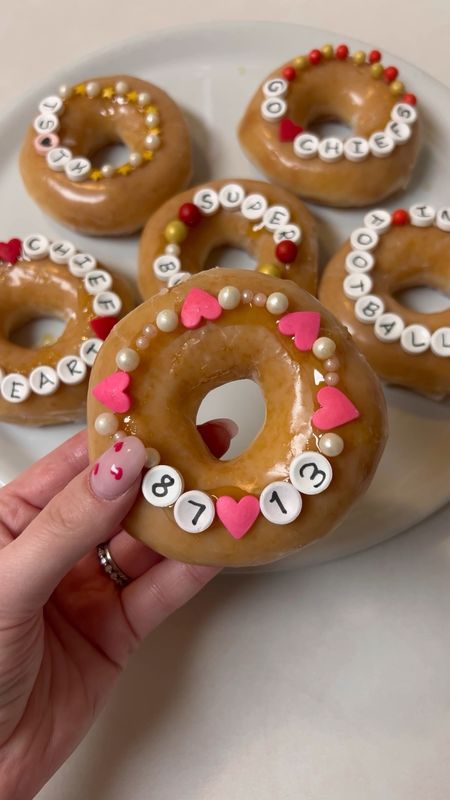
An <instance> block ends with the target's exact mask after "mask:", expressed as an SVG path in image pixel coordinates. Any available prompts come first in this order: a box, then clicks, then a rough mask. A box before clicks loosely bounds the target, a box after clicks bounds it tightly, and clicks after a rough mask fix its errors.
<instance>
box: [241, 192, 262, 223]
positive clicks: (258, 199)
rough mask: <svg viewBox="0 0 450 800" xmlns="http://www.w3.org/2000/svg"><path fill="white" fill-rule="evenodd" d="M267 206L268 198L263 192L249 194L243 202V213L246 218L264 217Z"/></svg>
mask: <svg viewBox="0 0 450 800" xmlns="http://www.w3.org/2000/svg"><path fill="white" fill-rule="evenodd" d="M267 206H268V203H267V200H266V198H265V197H263V195H262V194H249V195H247V197H246V198H245V200H243V202H242V206H241V213H242V215H243V216H244V217H245V218H246V219H251V220H256V219H262V218H263V216H264V212H265V211H267Z"/></svg>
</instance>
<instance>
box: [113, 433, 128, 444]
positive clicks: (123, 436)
mask: <svg viewBox="0 0 450 800" xmlns="http://www.w3.org/2000/svg"><path fill="white" fill-rule="evenodd" d="M126 438H127V435H126V433H125V431H117V433H115V434H114V436H113V439H114V441H115V442H120V441H121V440H122V439H126Z"/></svg>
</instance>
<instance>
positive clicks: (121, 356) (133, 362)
mask: <svg viewBox="0 0 450 800" xmlns="http://www.w3.org/2000/svg"><path fill="white" fill-rule="evenodd" d="M140 360H141V359H140V358H139V353H136V350H132V348H131V347H123V348H122V350H119V352H118V353H117V355H116V364H117V366H118V367H119V369H122V370H123V371H124V372H133V370H135V369H136V367H138V366H139V362H140Z"/></svg>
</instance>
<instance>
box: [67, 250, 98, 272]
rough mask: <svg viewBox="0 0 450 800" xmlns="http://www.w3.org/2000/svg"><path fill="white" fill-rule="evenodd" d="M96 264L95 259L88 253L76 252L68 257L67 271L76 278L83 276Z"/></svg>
mask: <svg viewBox="0 0 450 800" xmlns="http://www.w3.org/2000/svg"><path fill="white" fill-rule="evenodd" d="M96 266H97V259H95V258H94V256H91V254H90V253H77V254H76V255H74V256H71V257H70V258H69V272H71V273H72V275H74V276H75V277H76V278H83V277H84V276H85V275H87V273H88V272H91V271H92V270H93V269H95V267H96Z"/></svg>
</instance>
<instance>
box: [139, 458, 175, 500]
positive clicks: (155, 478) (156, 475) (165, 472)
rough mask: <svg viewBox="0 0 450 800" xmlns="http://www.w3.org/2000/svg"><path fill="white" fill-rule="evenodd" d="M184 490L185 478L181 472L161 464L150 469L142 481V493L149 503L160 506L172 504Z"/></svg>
mask: <svg viewBox="0 0 450 800" xmlns="http://www.w3.org/2000/svg"><path fill="white" fill-rule="evenodd" d="M182 491H183V478H182V476H181V475H180V473H179V472H178V471H177V470H176V469H173V467H168V466H167V465H166V464H159V465H158V466H157V467H152V468H151V469H149V471H148V472H147V474H146V475H145V477H144V480H143V481H142V494H143V495H144V497H145V499H146V500H147V502H148V503H151V505H152V506H157V507H158V508H166V507H167V506H172V505H173V504H174V503H176V501H177V500H178V498H179V496H180V494H181V493H182Z"/></svg>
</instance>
